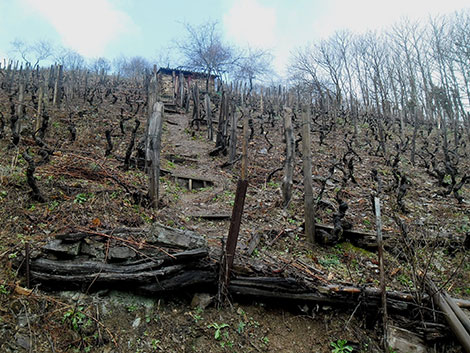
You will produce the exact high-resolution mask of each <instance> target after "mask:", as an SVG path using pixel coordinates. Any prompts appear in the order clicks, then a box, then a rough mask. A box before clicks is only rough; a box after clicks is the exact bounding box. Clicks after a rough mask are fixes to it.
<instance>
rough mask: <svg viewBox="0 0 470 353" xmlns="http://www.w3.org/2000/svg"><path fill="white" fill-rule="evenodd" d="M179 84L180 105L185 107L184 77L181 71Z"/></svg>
mask: <svg viewBox="0 0 470 353" xmlns="http://www.w3.org/2000/svg"><path fill="white" fill-rule="evenodd" d="M178 84H179V103H180V107H183V104H184V75H183V73H182V72H181V71H180V74H179V78H178Z"/></svg>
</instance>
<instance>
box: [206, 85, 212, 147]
mask: <svg viewBox="0 0 470 353" xmlns="http://www.w3.org/2000/svg"><path fill="white" fill-rule="evenodd" d="M204 106H205V110H206V118H207V139H208V140H209V141H212V138H213V135H214V131H213V129H212V110H211V98H210V97H209V93H207V92H206V94H205V95H204Z"/></svg>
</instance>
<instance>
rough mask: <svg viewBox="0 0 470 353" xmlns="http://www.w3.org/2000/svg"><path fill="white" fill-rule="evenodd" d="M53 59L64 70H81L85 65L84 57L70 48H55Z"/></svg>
mask: <svg viewBox="0 0 470 353" xmlns="http://www.w3.org/2000/svg"><path fill="white" fill-rule="evenodd" d="M54 59H55V60H56V62H57V63H58V64H59V65H62V66H63V67H64V68H65V69H66V70H81V69H83V68H84V67H85V58H84V57H83V56H82V55H80V54H79V53H77V52H76V51H75V50H72V49H70V48H64V47H61V48H59V49H57V50H56V52H55V54H54Z"/></svg>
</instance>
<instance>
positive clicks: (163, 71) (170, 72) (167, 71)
mask: <svg viewBox="0 0 470 353" xmlns="http://www.w3.org/2000/svg"><path fill="white" fill-rule="evenodd" d="M173 71H174V72H175V75H179V74H180V73H182V74H183V75H184V76H192V77H204V78H205V77H207V74H206V73H204V72H198V71H190V70H183V69H171V68H169V67H166V68H163V67H161V68H159V69H158V71H157V74H160V73H161V74H164V75H173ZM210 77H211V78H216V77H218V76H217V75H210Z"/></svg>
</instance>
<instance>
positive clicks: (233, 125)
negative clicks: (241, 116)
mask: <svg viewBox="0 0 470 353" xmlns="http://www.w3.org/2000/svg"><path fill="white" fill-rule="evenodd" d="M231 118H232V120H231V122H230V150H229V162H230V163H234V162H235V159H236V158H237V114H236V112H235V111H233V112H232V116H231Z"/></svg>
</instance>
